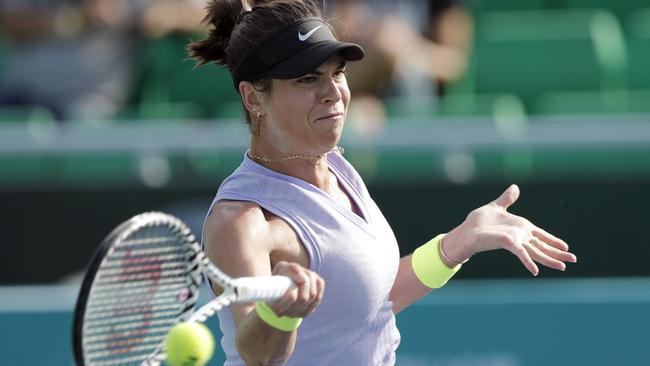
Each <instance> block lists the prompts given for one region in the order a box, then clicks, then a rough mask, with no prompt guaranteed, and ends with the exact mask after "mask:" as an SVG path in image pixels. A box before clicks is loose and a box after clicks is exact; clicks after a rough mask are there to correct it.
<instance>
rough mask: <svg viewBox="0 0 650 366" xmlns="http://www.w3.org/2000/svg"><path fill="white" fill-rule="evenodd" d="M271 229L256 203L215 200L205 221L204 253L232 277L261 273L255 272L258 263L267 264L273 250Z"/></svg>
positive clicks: (262, 211)
mask: <svg viewBox="0 0 650 366" xmlns="http://www.w3.org/2000/svg"><path fill="white" fill-rule="evenodd" d="M271 228H272V226H271V225H270V224H269V220H268V219H267V217H266V215H265V212H264V210H263V209H262V208H261V207H260V206H259V205H257V204H256V203H253V202H246V201H227V200H224V201H218V202H216V203H215V204H214V207H213V208H212V211H211V212H210V215H209V216H208V218H207V220H206V222H205V227H204V244H205V251H206V253H207V254H208V256H209V257H210V259H211V260H213V261H214V262H215V263H216V264H217V266H218V267H220V268H223V269H224V270H227V269H229V270H230V271H228V272H230V273H229V274H230V275H232V276H244V275H255V274H264V273H256V272H258V270H257V269H258V268H259V267H258V265H259V264H262V263H264V262H266V263H268V259H269V255H270V252H271V249H272V247H273V242H272V239H271V235H269V234H270V233H271ZM256 263H257V264H256Z"/></svg>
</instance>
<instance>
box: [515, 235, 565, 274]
mask: <svg viewBox="0 0 650 366" xmlns="http://www.w3.org/2000/svg"><path fill="white" fill-rule="evenodd" d="M522 246H523V247H524V248H525V249H526V250H527V251H528V254H530V257H531V258H533V260H534V261H535V262H537V263H540V264H542V265H544V266H546V267H548V268H553V269H557V270H559V271H564V270H565V269H566V265H565V264H564V262H562V261H560V260H558V259H556V258H553V257H552V256H551V255H549V254H547V253H549V252H550V251H549V250H548V249H547V248H550V247H549V246H547V245H545V244H543V243H542V242H541V241H530V242H526V243H522ZM555 250H557V249H555Z"/></svg>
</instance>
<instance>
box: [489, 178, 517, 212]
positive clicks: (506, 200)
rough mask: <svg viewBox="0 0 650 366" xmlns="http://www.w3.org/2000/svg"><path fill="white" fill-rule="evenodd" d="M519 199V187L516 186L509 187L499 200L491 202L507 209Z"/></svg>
mask: <svg viewBox="0 0 650 366" xmlns="http://www.w3.org/2000/svg"><path fill="white" fill-rule="evenodd" d="M518 198H519V187H518V186H517V185H516V184H513V185H511V186H510V187H508V189H506V190H505V191H504V192H503V193H502V194H501V196H499V198H497V199H496V200H494V201H493V203H494V204H496V205H497V206H499V207H502V208H504V209H507V208H508V207H510V206H511V205H512V204H513V203H515V202H516V201H517V199H518Z"/></svg>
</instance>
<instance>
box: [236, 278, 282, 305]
mask: <svg viewBox="0 0 650 366" xmlns="http://www.w3.org/2000/svg"><path fill="white" fill-rule="evenodd" d="M233 281H234V282H235V288H236V291H237V300H235V302H256V301H265V300H276V299H279V298H280V297H282V296H283V295H284V294H285V292H287V290H289V289H290V288H292V287H293V286H294V285H293V281H291V279H290V278H289V277H286V276H263V277H240V278H237V279H235V280H233Z"/></svg>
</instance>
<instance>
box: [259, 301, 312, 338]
mask: <svg viewBox="0 0 650 366" xmlns="http://www.w3.org/2000/svg"><path fill="white" fill-rule="evenodd" d="M255 312H256V313H257V316H258V317H259V318H260V320H262V321H263V322H264V323H266V324H268V325H269V326H271V327H273V328H275V329H279V330H282V331H285V332H293V331H294V330H296V329H298V327H299V326H300V323H302V318H292V317H289V316H277V315H275V312H274V311H273V309H271V308H270V307H269V305H268V304H267V303H266V301H258V302H257V303H255Z"/></svg>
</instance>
